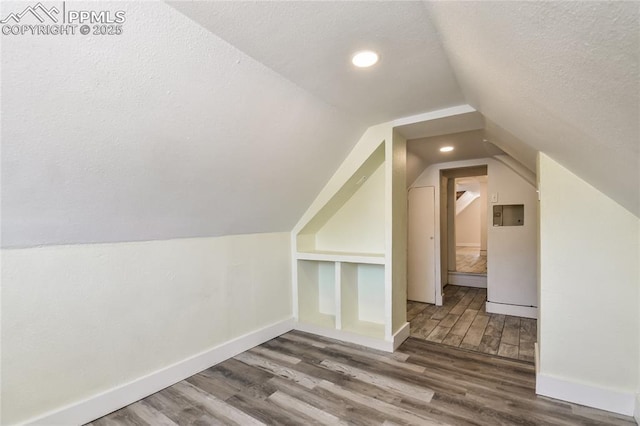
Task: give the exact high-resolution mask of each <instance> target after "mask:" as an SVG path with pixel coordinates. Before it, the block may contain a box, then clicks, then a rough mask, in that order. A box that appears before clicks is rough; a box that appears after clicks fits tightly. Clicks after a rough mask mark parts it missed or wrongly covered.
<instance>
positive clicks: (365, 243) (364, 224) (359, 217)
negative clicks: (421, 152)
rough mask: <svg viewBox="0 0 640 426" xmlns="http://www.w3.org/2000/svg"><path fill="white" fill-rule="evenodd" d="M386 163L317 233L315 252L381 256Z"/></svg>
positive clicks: (382, 249) (383, 249) (383, 237)
mask: <svg viewBox="0 0 640 426" xmlns="http://www.w3.org/2000/svg"><path fill="white" fill-rule="evenodd" d="M384 171H385V164H384V163H383V164H381V165H380V166H379V167H378V169H377V170H376V171H375V172H374V173H372V174H371V176H368V178H367V180H366V181H365V182H364V183H362V184H361V186H360V188H359V189H358V190H357V191H356V192H355V193H354V194H353V196H351V198H349V200H348V201H347V202H346V203H345V204H344V205H343V206H342V207H341V208H340V209H339V210H338V211H337V212H335V214H334V215H333V216H332V217H331V218H330V219H329V220H328V221H327V223H325V224H324V226H323V227H322V228H320V229H319V230H318V232H317V233H316V249H317V250H327V251H336V250H338V249H339V250H340V251H344V252H351V253H384V251H385V247H384V244H385V231H384V223H385V219H384V215H385V201H384V188H385V179H384Z"/></svg>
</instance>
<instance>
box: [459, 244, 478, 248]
mask: <svg viewBox="0 0 640 426" xmlns="http://www.w3.org/2000/svg"><path fill="white" fill-rule="evenodd" d="M456 247H476V248H480V244H478V243H456Z"/></svg>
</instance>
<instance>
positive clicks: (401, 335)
mask: <svg viewBox="0 0 640 426" xmlns="http://www.w3.org/2000/svg"><path fill="white" fill-rule="evenodd" d="M410 333H411V325H410V324H409V323H408V322H405V323H404V325H403V326H402V327H400V329H399V330H398V331H396V333H395V334H394V335H393V350H394V351H395V350H396V349H398V347H399V346H400V345H401V344H402V343H404V341H405V340H407V339H408V338H409V335H410Z"/></svg>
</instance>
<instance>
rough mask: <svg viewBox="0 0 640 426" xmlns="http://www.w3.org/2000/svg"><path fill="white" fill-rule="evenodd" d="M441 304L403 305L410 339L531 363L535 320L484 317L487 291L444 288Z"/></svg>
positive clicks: (454, 287)
mask: <svg viewBox="0 0 640 426" xmlns="http://www.w3.org/2000/svg"><path fill="white" fill-rule="evenodd" d="M444 292H445V297H444V304H443V305H442V306H436V305H430V304H427V303H420V302H412V301H408V302H407V321H409V322H410V323H411V337H415V338H417V339H422V340H427V341H430V342H435V343H441V344H444V345H448V346H454V347H459V348H462V349H468V350H471V351H475V352H482V353H486V354H491V355H498V356H502V357H505V358H512V359H519V360H522V361H527V362H531V363H533V361H534V350H533V347H534V343H535V342H536V338H537V337H536V336H537V321H536V320H535V319H529V318H520V317H513V316H509V315H500V314H488V313H487V312H486V311H485V302H486V301H487V289H484V288H471V287H460V286H454V285H447V286H446V287H445V290H444Z"/></svg>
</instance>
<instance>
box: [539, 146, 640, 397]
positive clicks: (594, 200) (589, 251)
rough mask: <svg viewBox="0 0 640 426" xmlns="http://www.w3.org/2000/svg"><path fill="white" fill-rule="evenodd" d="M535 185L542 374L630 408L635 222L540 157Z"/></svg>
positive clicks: (634, 371) (637, 276) (638, 282)
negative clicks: (590, 389)
mask: <svg viewBox="0 0 640 426" xmlns="http://www.w3.org/2000/svg"><path fill="white" fill-rule="evenodd" d="M538 178H539V189H540V316H541V318H542V320H541V322H540V332H539V335H540V337H539V339H540V341H539V350H540V374H541V375H543V376H549V377H552V378H554V379H559V380H562V381H564V382H569V383H573V384H580V385H584V386H590V387H593V388H598V389H605V390H607V392H613V393H615V395H618V396H619V397H620V398H624V395H627V394H628V395H630V396H629V398H630V401H632V400H633V395H634V394H635V393H636V392H637V390H638V385H639V379H638V374H639V372H638V359H639V358H638V356H639V349H638V345H639V337H638V336H639V322H638V320H639V318H638V306H639V304H638V300H639V299H638V293H639V286H640V273H639V270H638V259H639V248H638V245H639V239H638V235H639V220H638V217H636V216H634V215H633V214H632V213H630V212H629V211H628V210H625V209H624V208H623V207H621V206H620V205H619V204H617V203H616V202H614V201H613V200H611V199H610V198H608V197H607V196H606V195H604V194H603V193H601V192H599V191H598V190H596V189H595V188H593V187H592V186H591V185H589V184H588V183H586V182H585V181H583V180H582V179H580V178H579V177H577V176H576V175H574V174H573V173H571V172H570V171H569V170H567V169H566V168H564V167H563V166H562V165H560V164H558V163H557V162H555V161H554V160H552V159H551V158H550V157H548V156H546V155H544V154H540V158H539V172H538ZM620 395H622V396H620ZM552 396H553V395H552Z"/></svg>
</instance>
